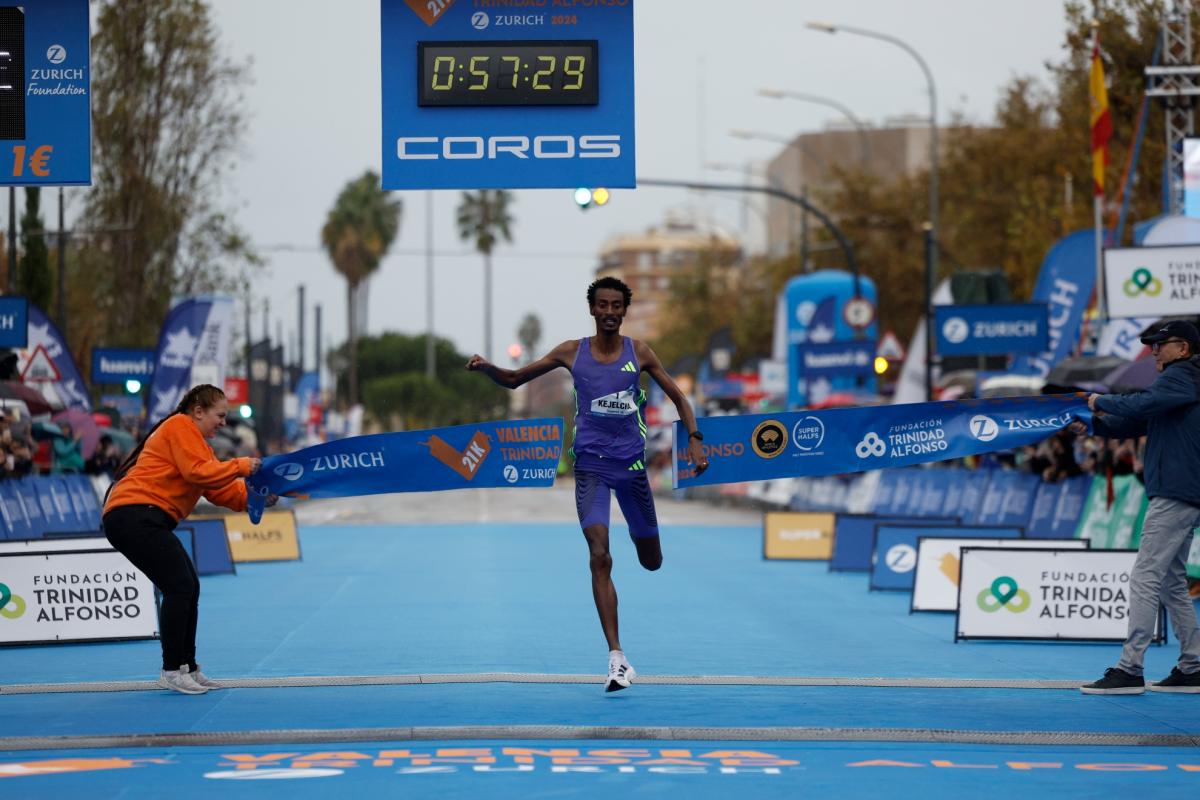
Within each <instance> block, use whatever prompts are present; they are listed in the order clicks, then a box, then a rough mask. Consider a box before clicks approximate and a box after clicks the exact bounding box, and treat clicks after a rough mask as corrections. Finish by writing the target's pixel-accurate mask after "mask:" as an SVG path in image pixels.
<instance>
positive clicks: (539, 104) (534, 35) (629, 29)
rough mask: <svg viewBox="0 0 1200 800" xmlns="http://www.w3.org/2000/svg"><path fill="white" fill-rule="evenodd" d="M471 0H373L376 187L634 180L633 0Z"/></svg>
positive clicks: (513, 185) (554, 185) (573, 185)
mask: <svg viewBox="0 0 1200 800" xmlns="http://www.w3.org/2000/svg"><path fill="white" fill-rule="evenodd" d="M474 6H475V4H472V3H465V2H464V3H446V2H430V3H425V2H414V1H412V0H408V1H406V0H382V2H381V5H380V22H381V28H382V40H383V46H382V64H381V78H382V88H383V108H382V124H383V136H382V141H383V187H384V188H385V189H479V188H506V189H537V188H571V189H575V188H577V187H580V186H603V187H608V188H613V187H633V186H635V185H636V170H635V162H634V149H635V133H634V131H635V129H634V82H633V2H632V1H631V0H629V1H628V2H604V3H587V4H583V3H574V4H571V5H570V7H569V8H556V9H554V11H555V12H562V13H543V9H542V8H540V7H533V8H530V9H528V10H529V11H531V12H532V11H536V13H498V12H489V11H484V10H482V9H479V8H475V7H474ZM524 10H526V9H518V11H524ZM545 11H550V9H545Z"/></svg>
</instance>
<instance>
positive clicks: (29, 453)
mask: <svg viewBox="0 0 1200 800" xmlns="http://www.w3.org/2000/svg"><path fill="white" fill-rule="evenodd" d="M22 423H24V424H22ZM36 451H37V443H36V442H35V441H34V440H33V432H32V429H31V426H30V425H29V422H28V420H24V421H23V420H21V419H19V418H17V417H16V415H14V414H11V412H9V411H8V410H7V409H2V408H0V478H20V477H23V476H25V475H28V474H30V473H31V472H33V454H34V453H35V452H36Z"/></svg>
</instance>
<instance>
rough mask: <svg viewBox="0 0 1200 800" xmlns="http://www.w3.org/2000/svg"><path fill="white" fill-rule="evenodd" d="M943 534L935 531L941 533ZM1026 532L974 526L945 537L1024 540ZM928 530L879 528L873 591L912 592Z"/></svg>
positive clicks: (949, 532) (873, 559)
mask: <svg viewBox="0 0 1200 800" xmlns="http://www.w3.org/2000/svg"><path fill="white" fill-rule="evenodd" d="M941 532H942V531H935V535H936V534H937V533H941ZM1022 533H1023V531H1022V530H1021V529H1020V528H1017V527H1012V528H1009V527H1003V526H1000V525H973V526H959V527H957V528H946V529H945V535H947V536H956V537H958V538H962V539H966V538H970V539H1020V538H1021V536H1022ZM928 535H930V534H929V530H928V528H926V527H924V526H905V525H876V526H875V541H874V543H873V544H872V546H871V584H870V588H871V590H872V591H876V590H879V591H887V592H911V591H912V588H913V577H914V575H915V571H916V568H917V544H918V540H919V539H920V538H921V537H922V536H928Z"/></svg>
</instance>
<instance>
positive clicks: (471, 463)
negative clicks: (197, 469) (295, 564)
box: [246, 417, 563, 523]
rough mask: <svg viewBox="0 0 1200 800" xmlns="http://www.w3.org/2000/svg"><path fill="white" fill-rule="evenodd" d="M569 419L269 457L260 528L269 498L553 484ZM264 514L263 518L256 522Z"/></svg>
mask: <svg viewBox="0 0 1200 800" xmlns="http://www.w3.org/2000/svg"><path fill="white" fill-rule="evenodd" d="M562 432H563V421H562V419H561V418H557V417H555V418H546V419H529V420H508V421H502V422H480V423H476V424H474V425H458V426H455V427H450V428H432V429H429V430H419V431H403V432H400V433H377V434H372V435H370V436H351V437H348V438H346V439H338V440H336V441H333V442H325V443H324V444H319V445H314V446H313V447H306V448H304V449H303V450H297V451H295V452H292V453H283V454H281V455H276V456H269V457H267V458H264V459H263V463H262V467H261V468H260V469H259V471H258V472H256V473H255V474H254V475H251V476H250V477H249V478H247V480H246V482H247V484H249V488H250V490H251V494H250V499H251V509H250V518H251V519H252V520H254V521H255V522H256V523H257V521H258V516H261V514H262V509H263V498H264V497H265V496H266V495H267V494H276V495H289V496H297V497H356V496H359V495H367V494H389V493H392V492H434V491H441V490H444V489H482V488H497V487H507V486H523V487H529V486H541V487H546V486H553V485H554V477H555V474H556V473H557V471H558V461H559V458H560V456H561V455H562ZM256 515H257V516H256Z"/></svg>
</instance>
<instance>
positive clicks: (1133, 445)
mask: <svg viewBox="0 0 1200 800" xmlns="http://www.w3.org/2000/svg"><path fill="white" fill-rule="evenodd" d="M1145 452H1146V438H1145V437H1144V436H1143V437H1141V438H1139V439H1105V438H1101V437H1098V436H1076V435H1075V434H1073V433H1071V432H1070V431H1067V430H1062V431H1059V432H1058V433H1056V434H1055V435H1053V436H1051V437H1049V438H1048V439H1046V440H1044V441H1043V442H1041V443H1039V444H1037V445H1031V446H1028V447H1023V448H1021V450H1020V452H1018V453H1017V454H1015V463H1016V465H1017V466H1018V467H1020V468H1022V469H1025V470H1026V471H1028V472H1032V473H1033V474H1035V475H1038V476H1040V477H1041V478H1042V480H1044V481H1048V482H1051V483H1054V482H1056V481H1061V480H1063V479H1065V478H1073V477H1075V476H1077V475H1103V476H1106V477H1107V476H1117V475H1136V476H1137V479H1138V480H1139V481H1141V480H1142V458H1143V456H1144V454H1145Z"/></svg>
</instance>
